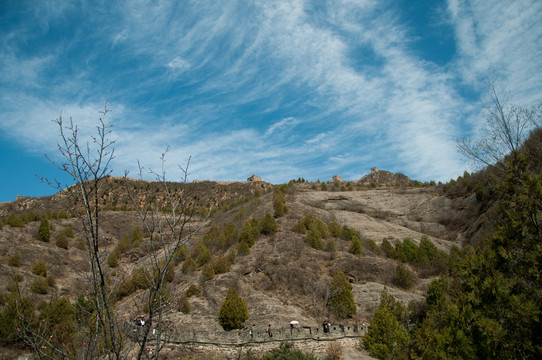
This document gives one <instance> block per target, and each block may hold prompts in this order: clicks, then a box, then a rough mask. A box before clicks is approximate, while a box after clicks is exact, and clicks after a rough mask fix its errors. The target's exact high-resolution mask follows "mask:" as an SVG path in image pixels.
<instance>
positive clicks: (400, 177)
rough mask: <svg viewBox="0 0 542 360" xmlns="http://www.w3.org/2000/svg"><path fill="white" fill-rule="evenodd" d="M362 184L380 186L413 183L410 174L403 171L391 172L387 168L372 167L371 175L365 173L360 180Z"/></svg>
mask: <svg viewBox="0 0 542 360" xmlns="http://www.w3.org/2000/svg"><path fill="white" fill-rule="evenodd" d="M358 182H359V183H361V184H362V185H373V184H376V185H378V186H397V185H409V184H411V183H412V180H410V179H409V178H408V176H406V175H404V174H401V173H395V174H393V173H391V172H389V171H386V170H378V169H377V168H372V169H371V173H370V174H369V175H365V176H364V177H362V178H361V179H360V180H359V181H358Z"/></svg>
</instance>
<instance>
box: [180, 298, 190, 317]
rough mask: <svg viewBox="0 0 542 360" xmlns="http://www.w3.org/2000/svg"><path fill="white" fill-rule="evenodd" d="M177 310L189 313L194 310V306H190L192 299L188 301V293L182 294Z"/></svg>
mask: <svg viewBox="0 0 542 360" xmlns="http://www.w3.org/2000/svg"><path fill="white" fill-rule="evenodd" d="M177 310H178V311H180V312H182V313H183V314H189V313H190V311H191V310H192V307H191V306H190V301H188V297H186V295H184V296H181V298H180V299H179V301H178V302H177Z"/></svg>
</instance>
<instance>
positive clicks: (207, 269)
mask: <svg viewBox="0 0 542 360" xmlns="http://www.w3.org/2000/svg"><path fill="white" fill-rule="evenodd" d="M214 277H215V270H214V269H213V265H212V264H211V263H209V264H205V265H204V266H203V267H202V268H201V277H200V279H201V280H202V281H209V280H212V279H214Z"/></svg>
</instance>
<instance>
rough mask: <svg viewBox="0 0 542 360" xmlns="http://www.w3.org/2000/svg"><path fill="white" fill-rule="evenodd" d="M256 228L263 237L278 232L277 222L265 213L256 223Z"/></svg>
mask: <svg viewBox="0 0 542 360" xmlns="http://www.w3.org/2000/svg"><path fill="white" fill-rule="evenodd" d="M258 228H259V229H260V233H262V234H264V235H268V234H272V233H274V232H277V231H278V226H277V222H276V221H275V218H274V217H273V216H272V215H271V214H269V213H267V214H265V215H264V216H262V218H261V219H260V221H259V222H258Z"/></svg>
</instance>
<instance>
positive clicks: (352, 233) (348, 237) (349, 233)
mask: <svg viewBox="0 0 542 360" xmlns="http://www.w3.org/2000/svg"><path fill="white" fill-rule="evenodd" d="M340 238H341V239H342V240H345V241H352V240H354V239H360V240H361V236H360V235H359V233H358V232H357V231H356V230H354V229H352V228H350V227H348V226H347V225H343V227H342V229H341V235H340Z"/></svg>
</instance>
